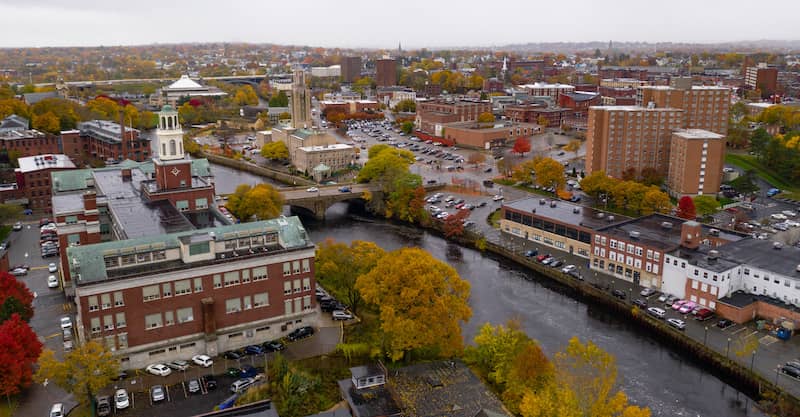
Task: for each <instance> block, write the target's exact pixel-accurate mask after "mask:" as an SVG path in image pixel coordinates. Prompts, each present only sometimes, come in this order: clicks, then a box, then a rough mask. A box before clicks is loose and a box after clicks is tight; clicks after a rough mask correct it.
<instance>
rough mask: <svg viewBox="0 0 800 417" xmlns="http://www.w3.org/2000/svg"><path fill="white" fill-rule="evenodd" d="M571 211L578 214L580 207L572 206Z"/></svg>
mask: <svg viewBox="0 0 800 417" xmlns="http://www.w3.org/2000/svg"><path fill="white" fill-rule="evenodd" d="M572 212H573V213H575V214H578V213H580V212H581V208H580V207H573V208H572Z"/></svg>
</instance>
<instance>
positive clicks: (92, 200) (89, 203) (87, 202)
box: [83, 191, 97, 211]
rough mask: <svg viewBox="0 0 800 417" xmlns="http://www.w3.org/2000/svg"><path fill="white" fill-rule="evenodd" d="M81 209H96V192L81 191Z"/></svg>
mask: <svg viewBox="0 0 800 417" xmlns="http://www.w3.org/2000/svg"><path fill="white" fill-rule="evenodd" d="M83 209H84V210H86V211H89V210H97V193H96V192H94V191H87V192H85V193H83Z"/></svg>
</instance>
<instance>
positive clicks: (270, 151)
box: [261, 140, 289, 160]
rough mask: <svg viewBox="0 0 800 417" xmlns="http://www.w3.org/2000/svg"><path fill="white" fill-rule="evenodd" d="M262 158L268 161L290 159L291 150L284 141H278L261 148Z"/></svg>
mask: <svg viewBox="0 0 800 417" xmlns="http://www.w3.org/2000/svg"><path fill="white" fill-rule="evenodd" d="M261 156H263V157H264V158H267V159H272V160H275V159H289V148H287V147H286V144H285V143H283V142H282V141H279V140H276V141H274V142H270V143H267V144H265V145H264V146H263V147H262V148H261Z"/></svg>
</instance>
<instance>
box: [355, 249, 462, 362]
mask: <svg viewBox="0 0 800 417" xmlns="http://www.w3.org/2000/svg"><path fill="white" fill-rule="evenodd" d="M356 288H357V289H358V290H359V291H360V292H361V295H362V297H364V300H365V301H366V302H368V303H370V304H372V305H374V306H375V307H376V308H377V309H378V311H379V318H380V322H381V325H380V329H381V332H382V333H383V341H384V345H385V351H386V352H388V354H389V357H390V359H391V360H393V361H397V360H399V359H402V358H403V357H404V356H405V355H407V354H408V353H410V352H411V351H412V350H414V349H419V348H425V349H426V350H428V351H430V352H433V353H435V354H437V356H440V357H450V356H452V355H456V354H459V353H460V352H461V350H462V347H463V339H462V337H461V324H463V323H465V322H466V321H467V320H469V318H470V316H472V310H471V309H470V308H469V304H468V303H467V300H468V299H469V288H470V285H469V283H468V282H467V281H465V280H463V279H462V278H461V277H460V276H458V273H457V272H456V270H455V269H453V267H451V266H450V265H447V264H445V263H444V262H441V261H439V260H437V259H436V258H434V257H433V256H431V255H430V253H428V252H426V251H424V250H422V249H419V248H403V249H398V250H396V251H393V252H390V253H388V254H387V255H386V256H383V257H382V258H381V259H380V260H379V261H378V264H377V265H376V266H375V268H373V269H372V270H371V271H370V272H369V273H368V274H366V275H362V276H361V277H359V278H358V280H357V282H356Z"/></svg>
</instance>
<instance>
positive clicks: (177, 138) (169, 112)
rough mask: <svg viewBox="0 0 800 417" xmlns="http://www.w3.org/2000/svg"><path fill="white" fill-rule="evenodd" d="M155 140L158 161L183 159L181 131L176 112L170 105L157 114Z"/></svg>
mask: <svg viewBox="0 0 800 417" xmlns="http://www.w3.org/2000/svg"><path fill="white" fill-rule="evenodd" d="M156 140H157V141H158V159H160V160H162V161H172V160H177V159H184V153H183V129H181V124H180V122H179V121H178V111H177V110H175V109H174V108H172V106H170V105H166V106H164V107H163V108H161V111H160V112H158V129H156Z"/></svg>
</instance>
